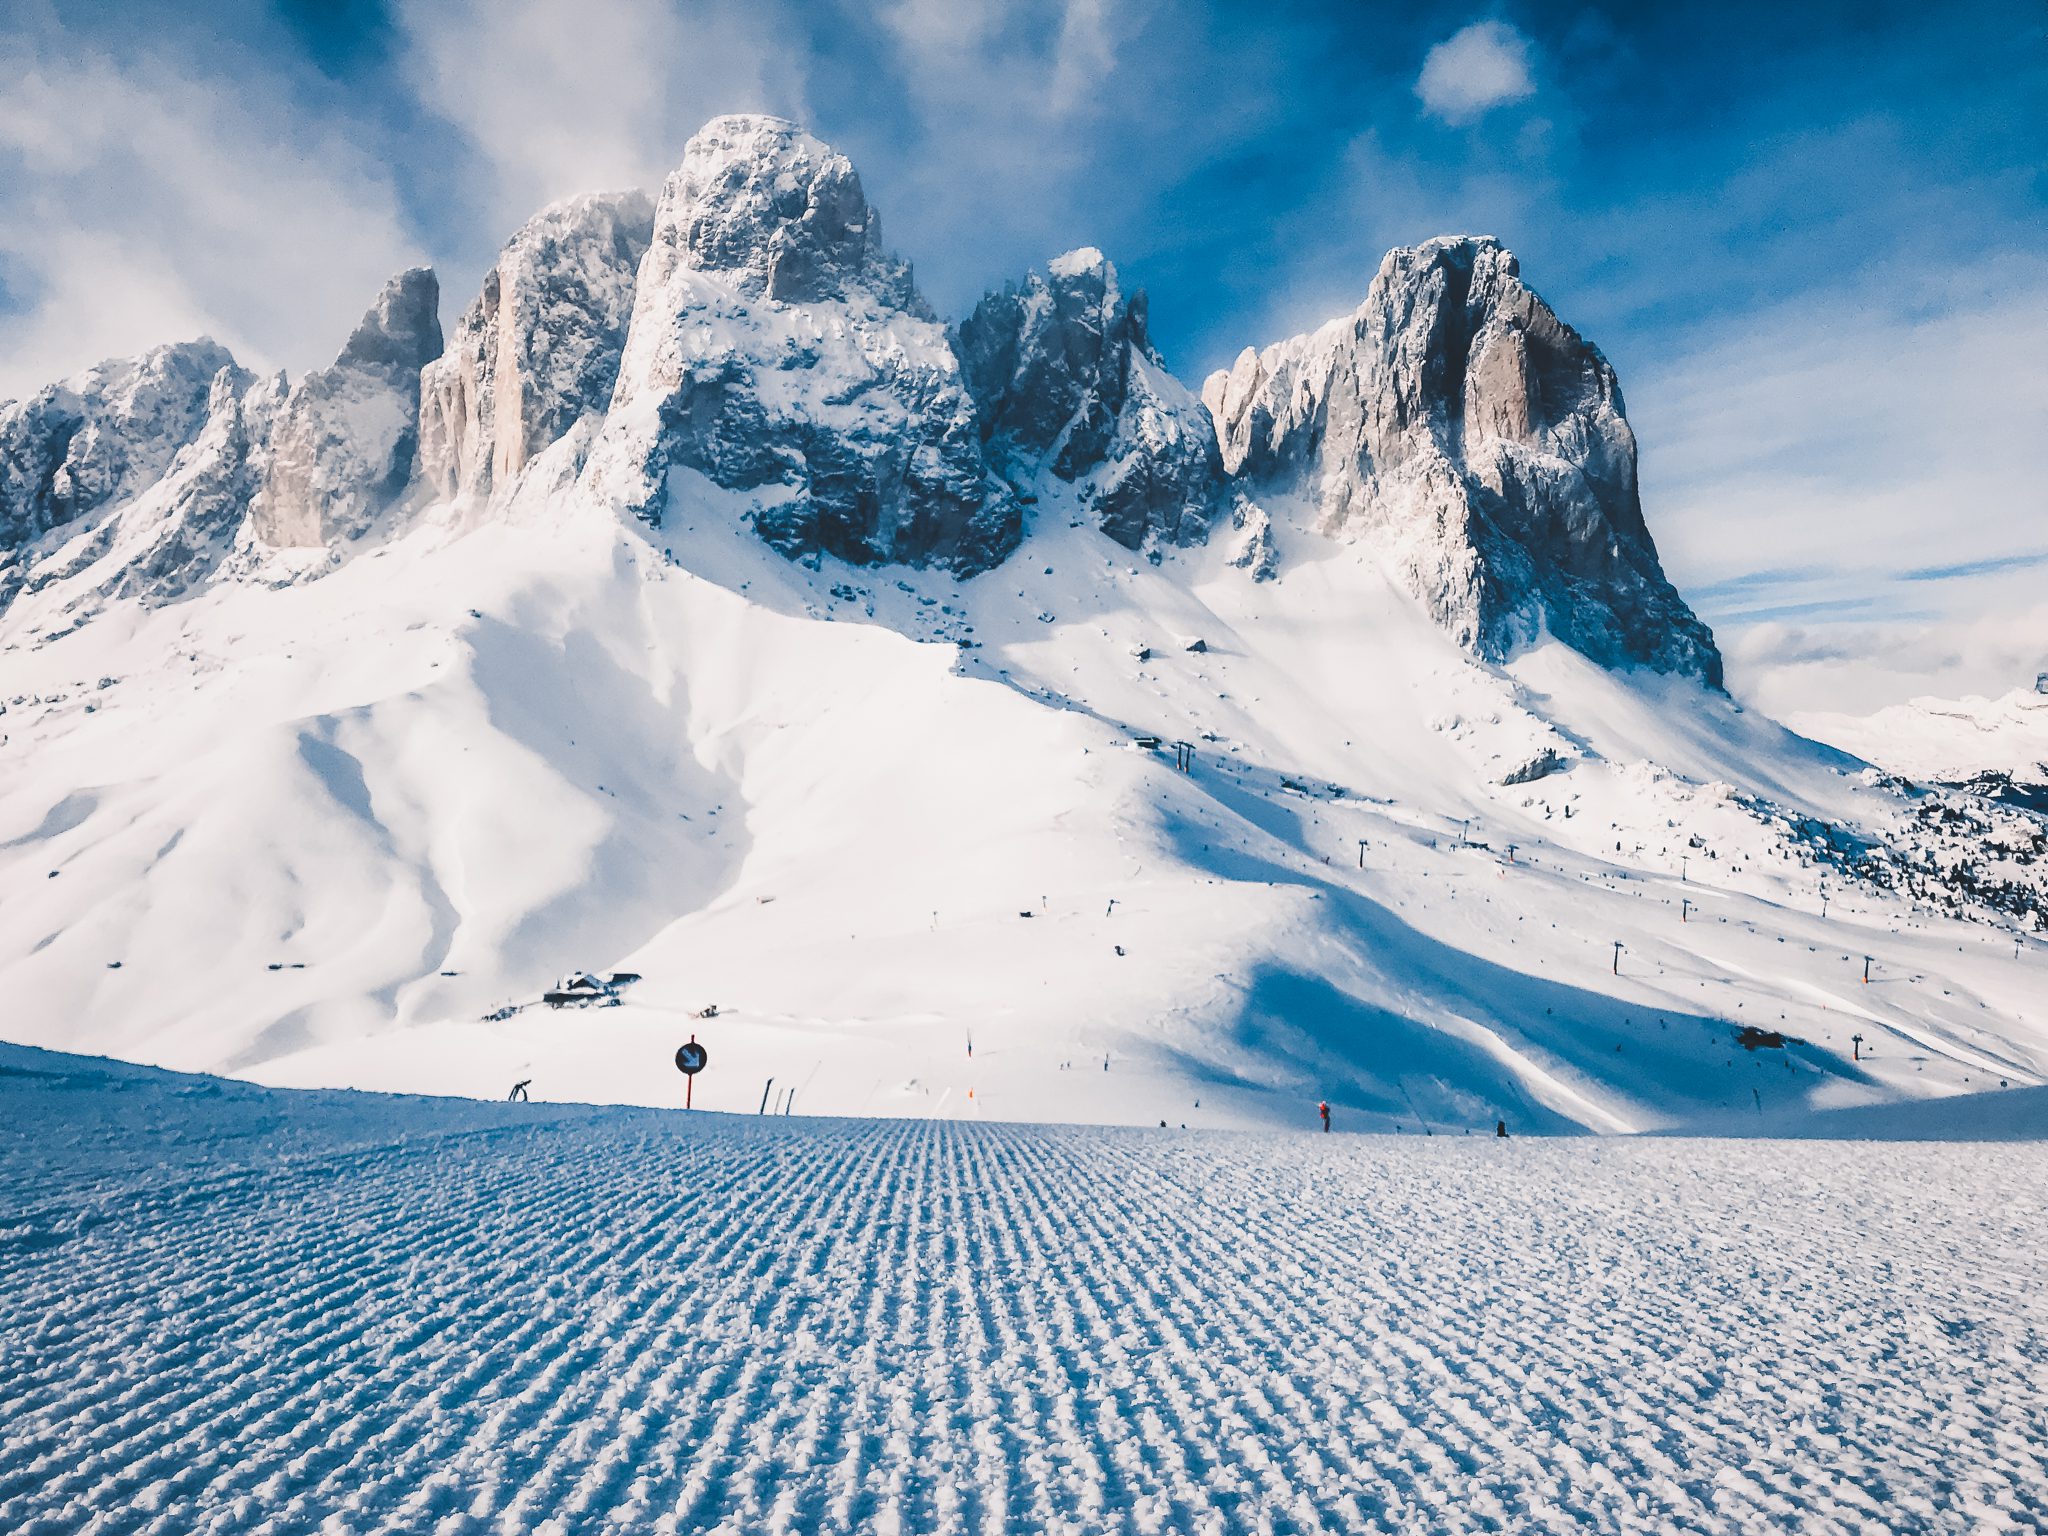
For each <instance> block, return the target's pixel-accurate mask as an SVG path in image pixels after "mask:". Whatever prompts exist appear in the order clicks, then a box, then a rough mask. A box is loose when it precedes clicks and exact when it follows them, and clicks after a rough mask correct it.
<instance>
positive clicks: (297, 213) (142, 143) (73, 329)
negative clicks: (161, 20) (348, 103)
mask: <svg viewBox="0 0 2048 1536" xmlns="http://www.w3.org/2000/svg"><path fill="white" fill-rule="evenodd" d="M0 77H4V78H5V79H6V80H7V82H8V85H7V89H6V90H5V91H4V92H0V161H4V162H5V163H6V164H7V166H8V171H7V174H5V175H4V176H0V249H4V253H5V265H6V271H7V282H8V287H9V289H10V291H11V292H12V293H13V295H14V296H15V300H16V303H15V305H14V307H13V309H12V312H7V313H0V398H7V397H12V396H19V395H23V394H27V393H30V392H32V391H33V390H35V389H37V388H39V387H40V386H41V385H43V384H45V383H47V382H49V381H50V380H52V379H54V378H57V377H59V376H62V375H64V374H68V373H70V372H73V371H75V370H77V369H79V368H82V367H86V366H89V365H90V364H92V363H94V362H97V361H98V360H100V359H101V358H103V357H107V356H118V355H128V354H131V353H135V352H139V351H141V350H143V349H144V348H146V347H149V346H152V345H155V344H156V343H158V342H163V341H170V340H179V339H188V338H190V337H193V336H196V335H199V334H202V333H206V334H211V335H213V336H214V337H215V338H216V339H218V340H220V341H222V342H224V343H226V344H227V345H228V346H229V347H231V348H232V349H233V350H234V351H235V353H236V355H237V356H238V357H241V358H242V359H244V360H245V361H247V362H249V363H251V364H254V365H257V366H265V365H285V364H289V365H292V366H295V367H304V366H307V365H308V364H311V363H314V362H321V361H325V360H326V359H327V357H328V356H330V355H331V354H332V353H333V351H334V350H335V349H337V348H338V347H339V346H340V345H341V342H342V340H343V338H344V337H345V336H346V335H347V333H348V329H349V327H350V326H351V325H352V324H353V323H354V322H355V320H356V318H357V317H358V316H360V315H361V313H362V311H363V309H364V307H365V306H366V305H367V304H368V303H369V301H370V300H371V299H372V298H373V297H374V296H375V294H376V291H377V288H378V285H379V284H380V283H381V282H382V281H383V280H384V278H385V277H387V276H388V275H389V274H390V273H391V272H393V271H395V270H396V269H397V268H399V267H400V266H402V265H404V264H406V263H407V262H410V261H416V260H418V259H419V257H420V255H421V252H420V249H419V246H418V244H417V243H416V241H415V240H414V239H413V238H412V237H411V236H410V235H409V234H408V232H407V230H406V228H405V226H404V222H403V220H402V218H401V215H400V212H399V197H398V194H397V191H396V189H395V188H394V186H393V183H392V181H391V178H390V176H389V175H388V173H387V171H386V170H385V168H384V167H383V166H381V165H379V164H378V163H377V162H376V161H375V160H374V159H372V158H371V157H369V156H367V155H365V154H363V153H362V152H360V151H359V150H357V149H356V148H355V147H353V146H352V145H351V144H350V143H349V142H348V140H347V138H346V137H344V136H343V135H341V134H338V133H336V132H333V131H331V130H330V129H329V128H327V127H325V126H323V125H321V124H319V123H317V122H308V121H307V120H306V119H305V117H304V116H303V114H301V113H300V112H299V111H297V110H296V109H295V105H294V103H293V101H292V99H291V92H290V90H289V88H288V87H287V85H286V84H285V83H284V82H283V81H281V80H280V79H279V78H278V77H276V76H275V75H273V74H270V73H268V72H266V71H264V70H263V69H261V68H255V67H244V68H243V69H242V70H241V72H240V73H239V74H238V77H237V79H236V81H235V84H234V89H232V90H226V89H220V88H217V87H215V86H213V85H212V84H210V83H208V82H205V81H203V80H200V79H196V78H194V76H193V75H192V74H191V73H190V72H189V71H186V70H183V69H180V68H179V67H178V66H177V65H176V63H174V62H173V61H171V60H168V59H150V60H146V61H145V60H139V59H138V60H128V59H123V58H120V57H117V56H116V55H114V54H112V53H110V52H108V51H105V50H102V49H98V48H89V47H84V46H78V45H75V44H74V43H73V42H72V40H70V39H67V38H66V36H65V35H64V34H63V33H62V32H61V31H60V30H59V29H58V28H56V27H55V25H54V24H53V23H49V22H47V21H46V22H45V23H44V24H42V25H40V26H38V25H36V24H34V23H31V24H30V25H29V26H28V27H27V28H26V29H25V30H24V31H22V32H18V33H16V34H15V35H14V36H13V37H12V38H11V39H6V40H0Z"/></svg>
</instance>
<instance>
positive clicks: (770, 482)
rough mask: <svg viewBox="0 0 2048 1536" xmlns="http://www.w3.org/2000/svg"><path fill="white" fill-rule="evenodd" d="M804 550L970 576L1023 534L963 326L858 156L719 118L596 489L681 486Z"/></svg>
mask: <svg viewBox="0 0 2048 1536" xmlns="http://www.w3.org/2000/svg"><path fill="white" fill-rule="evenodd" d="M679 475H680V476H689V475H696V476H701V477H702V479H703V481H705V482H708V483H709V485H711V486H713V487H716V488H717V489H719V490H721V491H724V492H728V493H730V494H731V497H732V499H733V504H734V509H735V515H737V516H741V517H744V518H747V519H748V520H750V521H751V522H752V524H753V526H754V528H755V530H756V531H757V532H758V533H759V534H760V536H761V537H762V538H763V539H765V540H766V541H767V542H768V543H769V544H770V545H772V546H773V547H774V548H776V549H777V550H779V551H781V552H782V553H783V554H785V555H788V556H790V557H791V558H810V557H813V556H816V555H820V554H824V555H832V556H836V557H838V558H840V559H843V560H847V561H851V562H853V563H856V564H877V563H883V562H896V563H902V564H907V565H937V566H943V567H946V568H948V569H951V570H952V571H954V572H955V573H956V574H959V575H963V576H968V575H973V574H975V573H977V572H979V571H984V570H987V569H988V568H989V567H991V566H993V565H995V564H996V563H998V562H999V561H1001V560H1002V559H1003V557H1004V556H1006V555H1007V554H1008V553H1009V552H1010V551H1011V550H1012V549H1013V548H1015V546H1016V544H1017V541H1018V540H1019V538H1020V537H1021V536H1022V514H1021V510H1020V508H1019V506H1018V504H1017V502H1016V499H1015V497H1014V496H1013V495H1012V494H1011V493H1010V491H1009V490H1008V488H1007V487H1005V486H1004V485H1002V483H1001V482H1000V481H998V480H997V479H996V478H995V477H994V476H992V475H991V474H990V473H989V472H988V468H987V465H986V464H985V462H984V460H983V457H982V452H981V440H980V433H979V430H978V427H977V422H976V417H975V411H974V402H973V400H972V398H971V397H970V396H969V395H968V393H967V390H966V388H965V386H964V384H963V383H962V380H961V377H960V368H959V363H958V360H957V359H956V358H955V357H954V355H953V351H952V348H951V347H950V345H949V344H948V341H947V337H946V334H945V332H944V330H943V329H942V328H941V327H940V326H939V324H938V322H937V321H936V320H934V319H933V318H932V317H931V312H930V310H929V308H928V307H927V306H926V305H925V303H924V301H923V300H922V299H921V298H920V297H919V296H918V294H917V291H916V288H915V287H914V285H913V284H912V282H911V277H910V271H909V268H908V267H906V266H905V265H904V264H903V263H901V262H899V261H897V260H895V259H894V258H893V257H891V256H889V255H888V254H887V253H886V252H885V251H884V250H883V248H882V244H881V230H880V221H879V219H878V218H877V216H876V215H875V213H874V210H873V209H871V208H869V207H868V205H867V201H866V198H865V196H864V194H863V193H862V191H861V185H860V178H859V176H858V174H857V173H856V172H855V171H854V169H853V166H852V165H851V164H850V163H849V162H848V161H847V159H846V157H845V156H843V155H840V154H837V153H835V152H834V151H832V150H831V149H829V148H828V147H826V146H825V145H824V144H821V143H820V142H818V140H816V139H814V138H812V137H811V136H810V135H809V134H807V133H804V132H803V131H802V130H801V129H799V128H797V127H796V126H795V125H794V124H792V123H788V122H784V121H783V120H781V119H780V118H772V117H758V116H741V117H721V118H715V119H713V120H712V122H710V123H709V124H707V125H706V126H705V128H704V129H703V131H702V132H700V133H699V134H698V135H697V136H696V137H695V138H693V139H692V140H691V141H690V144H689V146H688V148H687V149H686V151H685V152H684V156H683V163H682V166H681V168H680V169H678V170H677V171H676V172H675V173H674V174H673V175H672V176H670V177H669V179H668V182H667V184H666V186H665V187H664V188H663V190H662V195H661V200H660V203H659V205H658V207H657V209H656V211H655V217H654V233H653V240H652V244H651V246H650V249H649V251H648V254H647V257H646V260H645V261H644V262H643V263H642V264H641V269H640V275H639V283H638V288H637V291H636V294H635V301H634V310H633V319H632V324H631V327H630V329H629V332H628V335H627V340H626V347H625V356H624V359H623V361H622V362H621V364H620V369H619V380H618V386H617V389H616V390H615V391H614V394H613V400H612V408H611V412H610V415H609V417H608V418H607V421H606V424H605V427H604V431H603V432H602V434H601V435H600V437H599V439H598V441H597V443H596V445H595V446H594V447H593V448H592V450H591V456H590V462H589V467H588V469H587V471H586V483H587V484H589V485H590V486H591V487H592V488H593V489H594V490H595V491H596V492H597V493H598V494H600V495H602V496H604V497H607V498H609V499H610V500H611V501H613V502H614V503H615V504H616V505H618V506H619V507H620V508H621V509H622V510H625V511H628V512H630V513H633V514H635V515H637V516H640V517H642V518H645V519H647V520H649V521H650V522H655V523H659V522H660V521H661V520H662V518H663V516H664V514H665V508H666V505H667V497H668V488H669V486H670V484H671V481H672V479H673V477H676V476H679Z"/></svg>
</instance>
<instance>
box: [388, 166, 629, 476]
mask: <svg viewBox="0 0 2048 1536" xmlns="http://www.w3.org/2000/svg"><path fill="white" fill-rule="evenodd" d="M653 229H654V204H653V202H652V200H650V199H649V198H648V196H647V194H646V193H644V192H616V193H603V194H597V195H593V196H587V197H573V198H569V199H567V200H566V201H563V202H559V203H556V204H554V205H553V206H552V207H549V208H547V209H544V210H543V211H542V212H540V213H538V214H536V215H535V216H534V217H533V218H532V219H530V220H528V221H527V223H526V224H525V225H524V226H523V227H522V228H521V229H520V230H519V232H518V233H517V234H515V235H514V236H513V237H512V238H511V239H510V240H509V241H507V242H506V245H505V248H504V250H503V251H502V252H501V253H500V254H499V257H498V261H497V264H496V265H495V266H493V267H492V268H491V271H490V273H489V275H488V276H486V277H485V279H484V285H483V292H482V293H481V294H479V295H478V297H477V299H476V302H475V303H473V304H471V305H470V307H469V309H468V311H467V312H466V313H465V314H464V315H463V317H462V319H461V320H460V321H459V322H458V323H457V325H456V328H455V333H454V335H453V336H452V337H451V338H450V339H449V343H448V350H447V351H446V352H445V353H444V354H443V355H442V356H441V357H439V358H437V359H436V360H434V361H433V362H430V363H428V364H427V365H426V367H425V369H424V370H423V371H422V373H421V377H420V427H419V475H420V479H421V481H422V482H423V483H424V484H425V485H426V486H427V488H428V490H429V491H430V492H431V493H432V494H434V495H436V496H443V497H448V496H458V495H459V496H473V497H488V496H489V495H490V494H491V492H492V491H493V490H494V489H496V488H498V487H500V486H503V485H504V484H506V483H507V482H508V481H510V480H511V478H512V477H513V476H514V475H516V474H517V473H518V472H519V471H520V469H522V468H523V467H524V466H525V465H526V462H527V461H528V460H529V459H531V458H532V457H533V456H534V455H535V454H536V453H538V452H540V451H541V450H542V449H543V448H545V447H547V446H548V445H549V444H550V443H553V442H555V441H556V440H558V439H559V438H561V437H562V436H563V435H564V434H565V433H566V432H567V431H568V430H569V428H570V427H572V426H574V425H575V424H576V423H577V422H578V421H580V420H582V419H583V418H584V417H585V416H587V415H591V414H593V413H595V414H602V413H603V412H604V410H605V408H606V407H607V406H609V405H610V404H611V397H612V387H613V385H614V384H615V383H616V382H617V380H618V373H619V356H620V354H621V353H622V352H623V351H624V350H625V345H626V324H627V322H628V321H629V320H630V319H631V318H632V314H633V284H634V276H635V274H636V273H637V272H638V270H639V266H640V258H641V257H642V256H644V255H645V254H646V253H647V244H648V241H649V239H650V238H651V236H652V234H653Z"/></svg>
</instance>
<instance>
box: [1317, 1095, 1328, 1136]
mask: <svg viewBox="0 0 2048 1536" xmlns="http://www.w3.org/2000/svg"><path fill="white" fill-rule="evenodd" d="M1316 1109H1317V1111H1318V1112H1319V1113H1320V1114H1321V1115H1322V1117H1323V1129H1324V1130H1326V1131H1327V1130H1328V1129H1329V1128H1330V1101H1329V1100H1328V1099H1325V1100H1323V1102H1322V1103H1320V1104H1318V1105H1317V1106H1316Z"/></svg>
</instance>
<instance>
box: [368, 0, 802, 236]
mask: <svg viewBox="0 0 2048 1536" xmlns="http://www.w3.org/2000/svg"><path fill="white" fill-rule="evenodd" d="M396 15H397V20H398V23H399V27H400V29H401V34H402V37H403V40H404V41H403V48H402V53H401V61H400V62H401V69H402V71H403V73H404V75H405V76H406V78H407V79H408V80H409V82H410V83H411V84H412V86H413V88H414V89H415V91H416V92H417V93H418V96H419V98H420V100H421V101H422V102H423V103H424V105H426V106H427V107H428V108H429V109H430V110H432V111H434V112H436V113H438V114H439V115H440V116H441V117H443V118H445V119H446V120H447V121H449V122H450V123H452V124H454V125H455V126H456V127H457V128H458V129H460V130H461V132H462V133H463V134H464V135H465V136H466V138H467V140H468V142H469V145H470V147H471V149H472V151H473V152H474V155H475V158H476V160H477V163H478V164H479V166H480V167H481V168H482V170H483V172H484V173H485V174H487V175H488V176H489V177H491V179H492V182H493V195H492V197H491V198H490V199H489V200H488V203H487V206H489V207H491V208H492V209H493V210H495V216H496V219H497V222H498V223H499V224H500V225H501V226H503V227H502V228H501V229H500V230H499V231H498V233H499V234H500V235H501V236H502V235H503V234H508V233H510V231H511V229H512V228H513V227H515V226H516V225H517V224H518V223H520V222H521V221H523V220H524V219H525V218H526V217H527V216H528V215H529V214H531V213H533V212H534V211H535V210H537V209H538V208H540V207H541V206H542V205H543V204H545V203H548V202H551V201H553V200H555V199H557V198H560V197H566V196H569V195H571V194H573V193H577V192H587V191H593V190H597V189H600V188H620V187H633V186H639V187H647V188H649V189H650V190H651V189H654V188H657V187H658V186H659V185H660V182H661V180H662V178H663V177H664V176H665V175H666V174H667V172H668V171H669V170H670V169H672V168H673V167H674V165H675V164H676V162H677V161H678V160H679V159H680V158H681V156H682V149H683V144H684V142H685V141H686V140H687V139H688V137H689V135H690V134H691V133H692V132H694V131H695V130H696V129H697V128H699V127H700V126H702V125H703V123H704V122H705V121H706V120H707V119H709V118H711V117H714V116H716V115H718V114H719V113H721V112H756V111H766V112H774V113H778V114H780V115H782V116H787V117H795V118H799V119H801V118H803V117H804V116H805V115H806V110H805V79H806V70H807V68H808V63H809V55H808V50H807V49H805V48H804V47H802V46H791V44H792V42H793V41H795V42H799V43H800V42H801V40H802V37H803V31H802V28H801V27H800V26H799V25H798V24H797V22H796V20H795V18H794V17H793V16H792V15H790V14H789V13H787V12H785V11H784V10H783V9H782V8H781V7H780V6H778V5H777V4H775V3H773V0H747V3H738V0H706V3H702V4H693V5H691V6H689V7H687V8H682V7H671V6H666V5H652V4H647V3H645V0H416V3H411V4H407V5H403V6H400V7H398V8H397V12H396Z"/></svg>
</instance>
